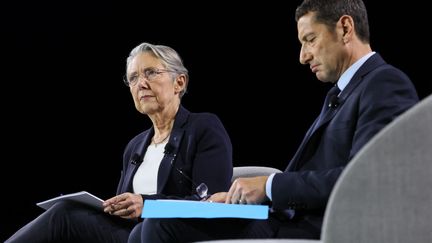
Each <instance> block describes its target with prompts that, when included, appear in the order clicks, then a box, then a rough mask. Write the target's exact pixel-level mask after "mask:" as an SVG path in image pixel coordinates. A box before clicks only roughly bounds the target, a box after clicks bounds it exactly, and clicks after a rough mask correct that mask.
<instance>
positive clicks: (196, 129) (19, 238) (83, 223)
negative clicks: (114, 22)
mask: <svg viewBox="0 0 432 243" xmlns="http://www.w3.org/2000/svg"><path fill="white" fill-rule="evenodd" d="M188 78H189V77H188V71H187V69H186V68H185V67H184V66H183V62H182V60H181V58H180V56H179V55H178V54H177V52H176V51H174V50H173V49H172V48H170V47H167V46H162V45H152V44H149V43H142V44H140V45H139V46H137V47H135V48H134V49H133V50H132V51H131V53H130V55H129V57H128V58H127V66H126V77H125V83H126V85H128V86H129V89H130V92H131V94H132V97H133V100H134V103H135V107H136V109H137V110H138V111H139V112H140V113H142V114H145V115H147V116H148V117H149V118H150V120H151V121H152V123H153V126H152V127H151V128H150V129H148V130H146V131H144V132H142V133H140V134H138V135H137V136H136V137H135V138H133V139H132V140H131V141H130V142H129V144H128V145H127V147H126V149H125V152H124V156H123V171H122V176H121V179H120V183H119V185H118V188H117V196H115V197H113V198H110V199H108V200H106V201H105V202H104V204H103V206H104V212H98V211H96V210H94V209H90V208H87V207H85V206H83V205H80V204H76V203H71V202H60V203H57V204H56V205H54V206H52V207H51V208H50V209H48V210H47V211H45V212H44V213H43V214H42V215H40V216H39V217H38V218H36V219H35V220H33V221H32V222H30V223H29V224H27V225H26V226H25V227H23V228H22V229H20V230H19V231H18V232H16V233H15V234H14V235H13V236H12V237H11V238H10V239H8V240H7V241H6V242H8V243H9V242H104V243H107V242H127V240H128V237H129V234H130V232H131V230H132V229H133V228H134V227H135V226H136V225H137V224H138V222H139V221H140V220H139V219H140V216H141V212H142V208H143V204H144V201H145V200H146V199H163V198H179V199H191V200H200V199H202V198H203V197H205V196H206V190H208V192H210V193H213V192H218V191H226V190H228V189H229V186H230V181H231V176H232V145H231V141H230V139H229V136H228V134H227V132H226V130H225V128H224V127H223V125H222V123H221V121H220V120H219V119H218V118H217V116H215V115H214V114H210V113H190V112H189V111H188V110H186V109H185V108H184V107H183V106H181V98H182V96H183V95H184V94H185V92H186V88H187V84H188V81H189V80H188ZM197 191H198V192H197Z"/></svg>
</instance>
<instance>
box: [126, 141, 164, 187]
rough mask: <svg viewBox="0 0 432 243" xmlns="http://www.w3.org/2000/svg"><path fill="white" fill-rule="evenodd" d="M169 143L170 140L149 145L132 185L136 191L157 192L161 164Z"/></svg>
mask: <svg viewBox="0 0 432 243" xmlns="http://www.w3.org/2000/svg"><path fill="white" fill-rule="evenodd" d="M167 143H168V141H165V142H163V143H159V144H150V145H149V146H148V147H147V151H146V153H145V155H144V159H143V162H142V163H141V165H140V167H139V168H138V170H137V172H136V173H135V176H134V178H133V182H132V186H133V191H134V192H135V193H138V194H156V190H157V177H158V171H159V165H160V163H161V161H162V158H163V156H164V150H165V145H166V144H167Z"/></svg>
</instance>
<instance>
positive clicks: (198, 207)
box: [141, 200, 269, 219]
mask: <svg viewBox="0 0 432 243" xmlns="http://www.w3.org/2000/svg"><path fill="white" fill-rule="evenodd" d="M268 212H269V207H268V206H267V205H244V204H226V203H215V202H204V201H188V200H145V201H144V208H143V212H142V214H141V217H142V218H247V219H267V218H268Z"/></svg>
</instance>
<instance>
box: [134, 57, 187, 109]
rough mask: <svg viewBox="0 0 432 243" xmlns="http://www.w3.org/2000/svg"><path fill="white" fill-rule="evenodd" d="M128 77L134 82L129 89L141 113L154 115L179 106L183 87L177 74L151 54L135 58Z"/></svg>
mask: <svg viewBox="0 0 432 243" xmlns="http://www.w3.org/2000/svg"><path fill="white" fill-rule="evenodd" d="M126 75H127V77H128V80H129V82H132V83H131V85H130V86H129V88H130V92H131V94H132V97H133V100H134V103H135V108H136V109H137V110H138V111H139V112H141V113H143V114H147V115H152V114H155V113H158V112H162V111H163V110H164V109H166V108H167V107H170V106H178V105H179V103H180V97H179V93H180V91H181V89H182V87H181V84H180V87H179V84H178V82H177V74H175V72H173V71H170V70H167V69H166V68H165V67H164V65H163V64H162V62H161V61H160V60H159V59H158V58H156V57H155V56H153V55H152V54H151V53H150V52H145V53H140V54H138V55H137V56H136V57H135V58H133V59H132V60H131V62H130V63H129V66H128V68H127V74H126Z"/></svg>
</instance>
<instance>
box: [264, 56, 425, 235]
mask: <svg viewBox="0 0 432 243" xmlns="http://www.w3.org/2000/svg"><path fill="white" fill-rule="evenodd" d="M417 101H418V96H417V93H416V91H415V88H414V86H413V84H412V83H411V81H410V79H409V78H408V77H407V76H406V75H405V74H404V73H402V72H401V71H400V70H398V69H396V68H395V67H393V66H391V65H389V64H386V63H385V61H384V60H383V59H382V58H381V56H380V55H379V54H374V55H372V56H371V57H370V58H369V59H368V60H367V61H366V62H365V63H364V64H363V65H362V66H361V67H360V69H359V70H358V71H357V72H356V73H355V75H354V76H353V78H352V79H351V81H350V82H349V83H348V85H347V86H346V87H345V89H344V90H343V91H342V93H341V94H340V96H339V106H338V107H336V108H334V109H332V110H330V112H328V113H327V116H325V117H324V118H323V119H322V120H321V122H320V123H319V124H317V126H316V128H314V126H315V123H316V122H317V121H315V123H314V124H313V125H312V126H311V128H310V129H309V131H308V132H307V133H306V136H305V138H304V139H303V141H302V143H301V145H300V147H299V149H298V150H297V152H296V154H295V155H294V157H293V158H292V160H291V161H290V163H289V165H288V167H287V168H286V170H285V172H284V173H280V174H276V175H275V176H274V178H273V184H272V197H273V198H272V205H273V208H275V209H287V208H294V209H295V210H296V215H297V217H302V218H301V219H304V220H307V221H308V222H309V223H311V224H313V225H314V226H316V228H317V229H320V228H321V224H322V219H323V214H324V210H325V207H326V204H327V200H328V198H329V196H330V192H331V190H332V188H333V186H334V184H335V182H336V180H337V179H338V177H339V175H340V173H341V172H342V170H343V169H344V167H345V166H346V165H347V163H348V162H349V161H350V159H351V158H352V157H353V156H354V155H355V154H356V153H357V152H358V151H359V150H360V148H361V147H362V146H363V145H365V144H366V143H367V142H368V141H369V140H370V139H371V138H372V137H373V136H374V135H375V134H376V133H377V132H378V131H380V130H381V129H382V128H383V127H384V126H385V125H386V124H388V123H389V122H391V121H392V120H393V119H394V118H395V117H396V116H398V115H400V114H401V113H403V112H404V111H406V110H407V109H409V108H410V107H411V106H413V105H414V104H415V103H416V102H417ZM282 232H283V229H282Z"/></svg>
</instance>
